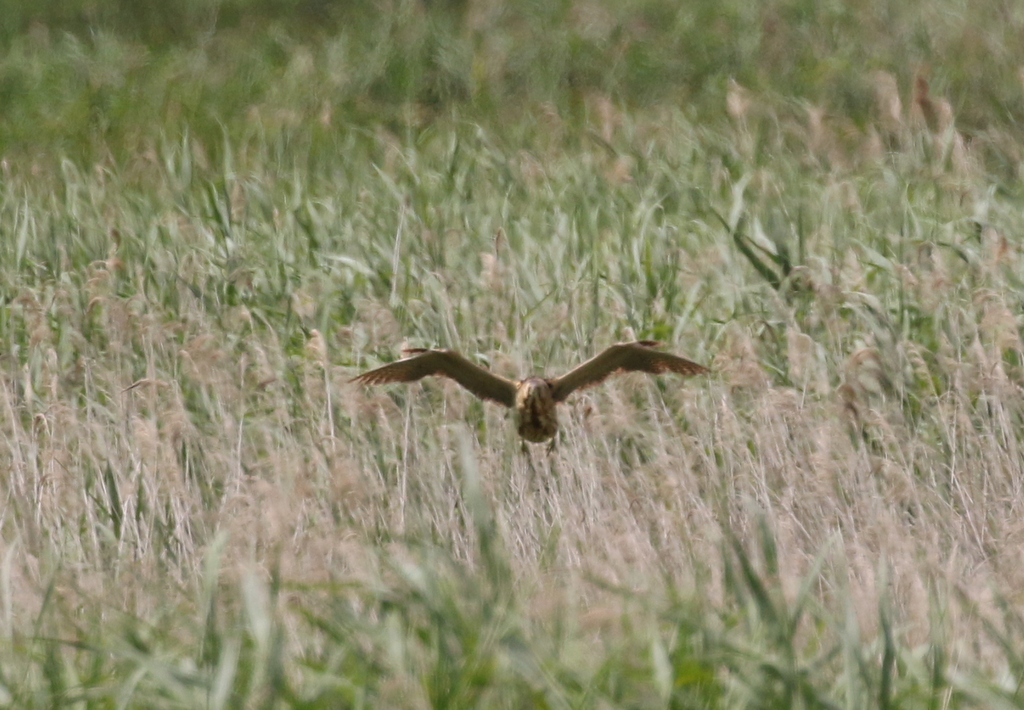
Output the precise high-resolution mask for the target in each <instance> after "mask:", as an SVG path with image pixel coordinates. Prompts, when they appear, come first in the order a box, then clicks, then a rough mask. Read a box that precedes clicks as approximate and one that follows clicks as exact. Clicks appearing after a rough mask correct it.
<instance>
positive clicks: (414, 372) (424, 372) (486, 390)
mask: <svg viewBox="0 0 1024 710" xmlns="http://www.w3.org/2000/svg"><path fill="white" fill-rule="evenodd" d="M657 346H658V343H657V342H656V341H654V340H638V341H636V342H632V343H618V344H616V345H612V346H611V347H609V348H608V349H606V350H605V351H604V352H602V353H600V354H599V355H596V356H595V357H592V358H591V359H589V360H587V361H586V362H585V363H583V364H582V365H580V366H578V367H576V368H574V369H572V370H570V371H569V372H567V373H565V374H564V375H562V376H561V377H526V378H524V379H522V380H509V379H506V378H504V377H500V376H499V375H495V374H494V373H493V372H491V371H490V370H486V369H484V368H482V367H480V366H479V365H477V364H475V363H473V362H470V361H469V360H467V359H466V358H464V357H463V356H462V355H459V354H458V353H457V352H454V351H452V350H432V349H429V350H428V349H424V348H410V349H408V350H403V353H405V354H406V357H404V358H402V359H401V360H396V361H395V362H392V363H391V364H389V365H384V366H383V367H378V368H377V369H376V370H370V371H369V372H364V373H363V374H361V375H359V376H358V377H354V378H352V382H359V383H362V384H364V385H379V384H383V383H386V382H415V381H416V380H419V379H422V378H424V377H427V376H428V375H440V376H442V377H448V378H451V379H453V380H455V381H456V382H458V383H459V384H460V385H462V386H463V387H465V388H466V389H467V390H469V391H470V392H472V393H473V394H475V395H476V396H477V397H480V398H481V399H489V400H491V401H494V402H497V403H498V404H501V405H504V406H506V407H509V408H510V409H514V410H515V411H516V426H517V430H518V432H519V436H521V437H523V439H525V440H526V441H532V442H534V443H540V442H543V441H547V440H548V439H551V438H552V437H554V435H555V433H556V432H557V431H558V416H557V414H556V412H555V406H556V405H557V404H559V403H560V402H564V401H565V399H566V398H567V397H568V396H569V395H570V394H572V393H573V392H575V391H576V390H578V389H582V388H584V387H590V386H592V385H596V384H597V383H599V382H602V381H603V380H604V379H605V378H606V377H608V376H609V375H614V374H617V373H620V372H650V373H652V374H660V373H663V372H674V373H676V374H679V375H683V376H685V377H688V376H691V375H702V374H704V373H706V372H708V368H706V367H704V366H703V365H698V364H697V363H695V362H692V361H690V360H687V359H686V358H682V357H679V356H677V355H671V354H669V353H664V352H661V351H660V350H656V349H655V348H656V347H657ZM524 446H525V445H524Z"/></svg>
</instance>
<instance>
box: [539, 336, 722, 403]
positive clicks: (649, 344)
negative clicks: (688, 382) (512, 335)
mask: <svg viewBox="0 0 1024 710" xmlns="http://www.w3.org/2000/svg"><path fill="white" fill-rule="evenodd" d="M657 345H658V343H657V342H656V341H654V340H638V341H636V342H634V343H618V344H616V345H612V346H611V347H610V348H608V349H607V350H605V351H604V352H602V353H601V354H599V355H597V356H595V357H592V358H590V359H589V360H587V361H586V362H585V363H583V364H582V365H580V366H579V367H577V368H575V369H573V370H570V371H569V372H567V373H565V374H564V375H562V376H561V377H556V378H555V379H553V380H552V381H551V396H552V397H553V398H554V400H555V401H556V402H561V401H564V400H565V398H566V397H568V396H569V395H570V394H572V393H573V392H575V391H576V390H578V389H580V388H582V387H590V386H591V385H596V384H597V383H598V382H601V381H602V380H604V379H605V378H606V377H608V376H609V375H614V374H616V373H618V372H650V373H653V374H658V373H662V372H675V373H677V374H680V375H685V376H690V375H700V374H703V373H705V372H708V368H706V367H704V366H703V365H698V364H697V363H695V362H693V361H691V360H687V359H686V358H682V357H678V356H677V355H671V354H669V353H663V352H661V351H659V350H655V349H654V348H655V347H657Z"/></svg>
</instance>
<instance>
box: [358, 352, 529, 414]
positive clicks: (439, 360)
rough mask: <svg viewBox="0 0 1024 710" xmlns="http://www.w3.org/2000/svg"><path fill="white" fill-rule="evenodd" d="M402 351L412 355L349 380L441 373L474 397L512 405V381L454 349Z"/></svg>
mask: <svg viewBox="0 0 1024 710" xmlns="http://www.w3.org/2000/svg"><path fill="white" fill-rule="evenodd" d="M403 352H405V353H409V354H411V356H410V357H405V358H403V359H401V360H396V361H395V362H393V363H391V364H389V365H384V366H383V367H378V368H377V369H376V370H370V371H369V372H364V373H363V374H361V375H359V376H358V377H354V378H352V382H359V383H362V384H364V385H379V384H383V383H386V382H415V381H416V380H420V379H423V378H424V377H428V376H430V375H440V376H442V377H448V378H450V379H453V380H455V381H456V382H458V383H459V384H460V385H462V386H463V387H465V388H466V389H467V390H469V391H470V392H472V393H473V394H475V395H476V396H477V397H480V398H482V399H490V400H492V401H494V402H497V403H498V404H503V405H504V406H506V407H512V406H515V401H516V386H515V383H514V382H512V381H511V380H507V379H505V378H504V377H499V376H498V375H495V374H494V373H493V372H491V371H489V370H486V369H484V368H482V367H480V366H479V365H477V364H475V363H473V362H471V361H469V360H467V359H466V358H464V357H463V356H461V355H459V354H458V353H456V352H452V351H451V350H424V349H421V348H415V349H408V350H405V351H403Z"/></svg>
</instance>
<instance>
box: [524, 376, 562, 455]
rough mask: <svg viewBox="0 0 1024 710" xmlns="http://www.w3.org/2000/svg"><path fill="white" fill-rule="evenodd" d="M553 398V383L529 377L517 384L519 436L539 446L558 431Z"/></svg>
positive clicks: (556, 413) (541, 378) (540, 378)
mask: <svg viewBox="0 0 1024 710" xmlns="http://www.w3.org/2000/svg"><path fill="white" fill-rule="evenodd" d="M555 404H556V402H555V398H554V397H552V396H551V382H549V381H548V380H545V379H544V378H543V377H527V378H526V379H525V380H519V382H518V383H516V407H515V409H516V428H517V431H518V432H519V436H521V437H523V438H524V439H526V440H527V441H532V442H534V443H535V444H539V443H541V442H542V441H547V440H548V439H550V438H551V437H553V436H554V435H555V433H556V432H557V431H558V412H557V411H556V409H555Z"/></svg>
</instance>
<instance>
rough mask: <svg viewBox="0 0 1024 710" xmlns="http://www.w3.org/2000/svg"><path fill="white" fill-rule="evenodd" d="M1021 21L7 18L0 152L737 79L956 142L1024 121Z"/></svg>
mask: <svg viewBox="0 0 1024 710" xmlns="http://www.w3.org/2000/svg"><path fill="white" fill-rule="evenodd" d="M1022 31H1024V8H1022V6H1021V5H1020V4H1018V3H1013V2H985V3H980V4H968V3H964V2H961V1H960V0H928V1H927V2H926V1H924V0H909V1H906V2H895V1H887V0H858V1H854V2H816V1H812V0H770V1H768V2H762V3H748V2H745V1H743V0H713V1H712V0H693V1H690V2H683V3H676V2H667V1H666V0H624V1H622V2H620V1H617V0H615V1H613V0H575V1H570V0H561V1H554V2H538V1H537V0H500V1H499V0H476V1H470V0H380V1H376V2H375V1H373V0H349V1H346V2H329V1H328V0H220V1H218V0H180V1H178V2H163V1H162V0H110V1H109V2H98V1H96V0H42V1H38V2H37V1H29V0H21V1H18V0H15V1H13V2H9V3H5V12H4V13H3V15H2V17H0V43H2V45H3V47H4V51H3V57H2V59H0V153H2V154H4V155H6V156H25V155H31V156H32V157H33V159H36V160H38V158H39V157H41V156H40V154H39V151H40V147H44V148H45V152H48V153H49V152H53V153H54V154H62V155H65V156H68V157H72V158H73V159H76V160H83V161H86V162H92V161H97V160H101V159H104V158H107V157H113V158H115V159H117V160H124V159H126V158H128V157H129V156H131V155H133V154H135V153H138V152H139V151H144V150H146V149H147V148H148V147H150V144H151V142H152V140H153V137H154V136H155V135H157V134H158V133H159V132H160V131H164V132H165V133H166V132H168V131H170V132H172V133H178V132H180V131H181V129H182V127H184V126H188V129H189V131H190V132H191V133H192V135H193V136H194V137H196V138H197V139H199V140H201V141H202V142H204V143H206V144H207V145H208V146H209V145H215V144H218V143H220V142H221V141H222V140H223V139H224V137H225V133H226V134H227V135H228V136H230V137H232V138H235V139H244V138H245V137H246V136H251V135H252V134H253V133H254V132H266V131H272V132H275V131H281V132H282V134H283V135H286V136H287V135H291V136H295V135H297V134H298V135H302V136H305V137H314V138H315V137H316V135H317V133H318V132H319V133H324V132H327V133H329V132H330V131H331V130H332V129H334V128H337V127H338V126H339V125H367V124H383V125H386V126H388V127H391V128H393V129H395V130H399V129H401V130H406V129H409V128H416V127H421V126H423V125H424V124H428V123H430V122H431V120H432V119H434V118H436V117H437V116H438V115H451V114H452V112H457V113H458V115H460V116H463V117H471V118H472V120H474V121H478V122H485V123H494V124H496V125H499V126H500V125H508V124H509V123H510V119H511V118H516V117H518V116H521V115H523V113H524V112H526V113H527V114H537V113H538V109H539V107H541V106H543V105H548V106H549V107H550V108H552V109H553V110H555V111H557V112H558V114H559V115H561V116H562V117H563V118H565V119H568V120H569V121H571V122H573V123H576V124H578V125H579V124H582V122H584V120H585V118H586V115H585V114H586V101H585V99H586V97H587V96H588V95H590V94H594V93H598V94H601V95H605V96H608V97H610V98H611V100H612V101H613V102H615V103H616V104H617V105H622V106H625V107H632V108H637V107H643V106H651V105H659V104H669V105H672V106H677V107H683V108H684V109H685V110H686V111H687V113H688V114H689V118H690V119H691V120H694V121H698V122H713V121H716V120H720V119H721V118H722V117H724V115H725V114H724V108H725V95H726V91H727V85H728V80H729V79H733V80H735V81H736V82H737V83H738V84H739V85H741V86H743V87H745V88H746V89H747V90H750V91H752V92H754V94H755V95H756V96H757V97H758V99H759V100H760V101H769V102H772V103H773V110H782V111H786V110H788V111H789V112H791V113H792V112H802V111H803V110H804V108H805V106H808V105H813V106H816V107H819V108H821V109H823V110H824V111H826V112H829V113H831V114H835V115H839V116H842V117H843V118H844V120H847V121H849V122H850V123H851V124H852V126H853V127H854V128H856V127H863V126H864V125H865V124H866V123H867V122H869V121H870V120H871V118H872V110H873V107H874V106H875V105H876V101H875V98H876V93H877V90H878V87H877V81H875V78H874V72H877V71H884V72H887V73H888V74H890V75H892V76H894V77H895V78H896V80H897V83H898V85H899V87H900V89H901V91H902V92H904V93H906V92H908V91H909V87H910V86H911V85H912V84H913V81H914V78H915V77H917V76H925V77H927V78H928V80H929V81H930V83H931V89H932V92H933V93H935V94H938V95H944V96H950V97H955V99H954V100H953V105H952V110H953V114H954V115H955V116H956V117H957V127H958V129H959V130H960V131H961V132H963V133H964V134H965V135H966V136H967V137H968V138H970V137H971V136H974V135H977V134H982V133H985V132H986V131H989V130H992V129H993V128H997V129H998V130H1000V131H1004V130H1010V131H1014V132H1016V131H1019V130H1020V126H1021V123H1022V119H1024V79H1022V67H1024V42H1022V41H1020V38H1021V36H1022Z"/></svg>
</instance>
